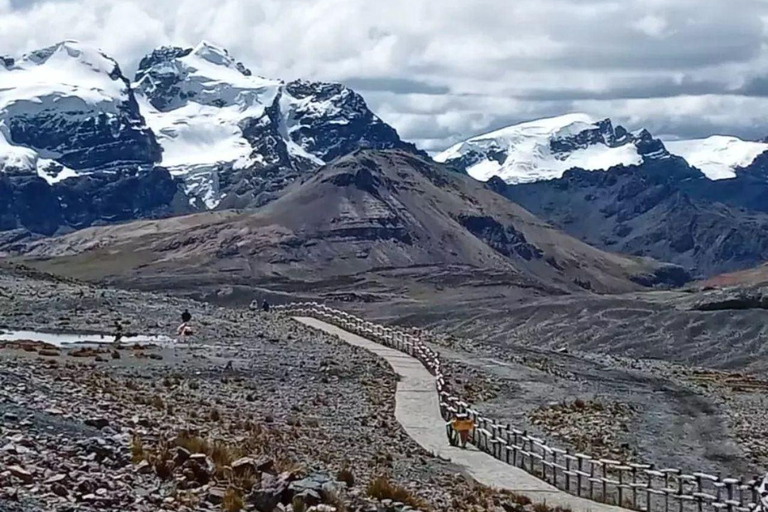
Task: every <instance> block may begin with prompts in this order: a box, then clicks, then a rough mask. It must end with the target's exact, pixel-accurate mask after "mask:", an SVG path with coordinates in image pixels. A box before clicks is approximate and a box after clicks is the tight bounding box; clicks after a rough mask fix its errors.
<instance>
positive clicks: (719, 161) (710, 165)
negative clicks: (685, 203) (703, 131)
mask: <svg viewBox="0 0 768 512" xmlns="http://www.w3.org/2000/svg"><path fill="white" fill-rule="evenodd" d="M665 145H666V146H667V149H669V151H670V152H671V153H673V154H675V155H678V156H681V157H683V158H684V159H685V160H686V161H687V162H688V163H689V164H690V165H692V166H693V167H696V168H697V169H699V170H700V171H701V172H702V173H704V175H705V176H706V177H707V178H709V179H711V180H726V179H731V178H735V177H736V170H737V169H739V168H741V167H747V166H748V165H750V164H751V163H752V162H754V160H755V158H757V157H758V156H759V155H761V154H762V153H764V152H766V151H768V144H766V143H764V142H752V141H745V140H741V139H739V138H737V137H727V136H721V135H715V136H712V137H709V138H706V139H693V140H676V141H667V142H665Z"/></svg>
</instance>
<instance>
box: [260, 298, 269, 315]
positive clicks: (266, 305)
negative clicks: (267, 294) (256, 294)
mask: <svg viewBox="0 0 768 512" xmlns="http://www.w3.org/2000/svg"><path fill="white" fill-rule="evenodd" d="M261 310H262V311H263V312H265V313H269V302H267V299H264V301H263V302H262V303H261Z"/></svg>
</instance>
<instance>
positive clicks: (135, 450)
mask: <svg viewBox="0 0 768 512" xmlns="http://www.w3.org/2000/svg"><path fill="white" fill-rule="evenodd" d="M146 457H147V454H146V453H145V452H144V443H143V442H142V441H141V438H140V437H139V436H133V439H132V440H131V461H133V463H134V464H138V463H139V462H141V461H143V460H144V459H145V458H146Z"/></svg>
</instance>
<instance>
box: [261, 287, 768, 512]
mask: <svg viewBox="0 0 768 512" xmlns="http://www.w3.org/2000/svg"><path fill="white" fill-rule="evenodd" d="M274 310H275V311H278V312H283V313H286V314H290V315H294V316H306V317H312V318H316V319H318V320H322V321H324V322H326V323H329V324H332V325H335V326H337V327H340V328H341V329H344V330H345V331H348V332H351V333H354V334H358V335H360V336H362V337H365V338H367V339H369V340H371V341H375V342H377V343H381V344H382V345H385V346H388V347H391V348H395V349H397V350H399V351H401V352H404V353H406V354H408V355H410V356H412V357H415V358H416V359H418V360H419V361H420V362H421V363H422V364H423V365H424V367H425V368H426V369H427V370H428V371H429V373H431V374H432V375H434V376H435V386H436V389H437V393H438V396H439V397H440V412H441V414H442V416H443V418H444V419H445V420H446V421H448V420H449V419H450V418H452V417H453V416H454V415H455V414H456V413H467V414H469V416H470V417H471V418H472V420H473V421H474V423H475V428H474V430H473V432H472V438H471V442H472V444H473V445H474V446H475V447H477V448H478V449H479V450H482V451H484V452H486V453H488V454H490V455H491V456H493V457H495V458H496V459H499V460H502V461H504V462H506V463H507V464H510V465H513V466H516V467H518V468H521V469H523V470H525V471H527V472H528V473H530V474H532V475H534V476H536V477H538V478H540V479H541V480H544V481H546V482H548V483H549V484H551V485H553V486H555V487H557V488H559V489H561V490H563V491H566V492H568V493H570V494H573V495H576V496H580V497H583V498H587V499H590V500H593V501H597V502H600V503H609V504H613V505H618V506H621V507H625V508H631V509H634V510H641V511H647V512H704V511H705V510H707V511H724V512H750V511H752V510H754V509H755V507H756V506H757V504H759V502H760V496H759V494H758V486H759V484H760V479H759V478H758V477H754V478H750V479H743V478H731V477H725V478H724V477H722V476H721V475H720V474H717V475H711V474H707V473H703V472H692V473H687V472H684V471H682V470H680V469H674V468H658V467H656V466H655V465H654V464H641V463H628V462H622V461H618V460H610V459H601V458H593V457H590V456H589V455H587V454H583V453H573V452H571V451H570V450H564V449H560V448H556V447H554V446H551V445H550V444H548V443H547V441H546V440H544V439H541V438H539V437H535V436H532V435H530V434H528V433H527V432H526V431H525V430H520V429H517V428H514V427H512V426H510V425H509V424H502V423H499V422H497V421H494V420H492V419H491V418H488V417H486V416H484V415H483V414H482V413H480V412H479V411H478V410H477V409H476V408H474V407H472V406H471V405H470V404H468V403H467V402H465V401H463V400H461V399H460V398H459V397H457V396H454V395H453V394H452V393H451V392H450V390H449V389H448V386H447V384H446V382H445V378H444V376H443V371H442V364H441V362H440V359H439V357H438V354H437V352H435V351H434V350H432V349H431V348H430V347H429V346H427V344H426V343H425V339H428V338H430V335H429V333H428V332H427V331H425V330H422V329H413V330H412V332H413V333H410V332H407V331H405V330H401V329H397V328H392V327H386V326H383V325H379V324H375V323H372V322H368V321H366V320H364V319H362V318H358V317H356V316H354V315H350V314H349V313H345V312H344V311H339V310H336V309H332V308H329V307H327V306H324V305H321V304H317V303H314V302H312V303H298V304H289V305H285V306H275V307H274ZM446 442H447V440H446Z"/></svg>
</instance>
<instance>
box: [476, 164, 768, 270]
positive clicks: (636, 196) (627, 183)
mask: <svg viewBox="0 0 768 512" xmlns="http://www.w3.org/2000/svg"><path fill="white" fill-rule="evenodd" d="M714 183H716V182H712V181H710V180H708V179H707V178H705V177H703V176H701V175H700V173H698V171H696V170H694V169H692V168H690V167H689V166H688V165H687V164H686V163H685V162H684V161H683V160H681V159H666V160H664V161H660V162H656V163H644V164H642V165H639V166H631V167H617V168H614V169H611V170H610V171H608V172H604V173H594V172H588V171H581V170H572V171H569V172H567V173H566V174H565V176H564V177H563V178H561V179H558V180H554V181H546V182H537V183H529V184H522V185H516V186H508V185H505V184H504V183H503V182H500V181H495V180H494V181H493V182H491V183H489V186H491V187H493V188H494V189H495V190H497V191H499V192H501V193H502V194H504V195H505V196H506V197H508V198H510V199H511V200H513V201H515V202H518V203H519V204H521V205H522V206H523V207H525V208H527V209H529V210H530V211H532V212H533V213H535V214H536V215H539V216H541V217H543V218H545V219H548V220H550V221H552V222H553V223H554V224H555V225H557V226H558V227H561V228H562V229H564V230H565V231H566V232H568V233H570V234H571V235H574V236H576V237H578V238H580V239H581V240H584V241H586V242H587V243H589V244H592V245H595V246H596V247H602V248H605V249H608V250H612V251H616V252H621V253H627V254H636V255H643V256H649V257H653V258H656V259H659V260H661V261H668V262H673V263H676V264H679V265H682V266H683V267H685V268H688V269H690V270H691V271H692V272H693V273H694V274H698V275H713V274H718V273H721V272H724V271H729V270H734V269H740V268H747V267H751V266H753V265H755V264H757V263H759V262H762V261H765V260H766V259H768V216H767V215H766V214H765V213H762V212H759V211H753V212H749V211H746V210H744V209H743V208H739V207H738V206H737V205H727V204H723V203H720V202H717V200H716V199H717V196H716V195H714V196H711V197H707V195H706V194H708V193H713V192H712V191H711V187H712V186H713V184H714Z"/></svg>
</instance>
